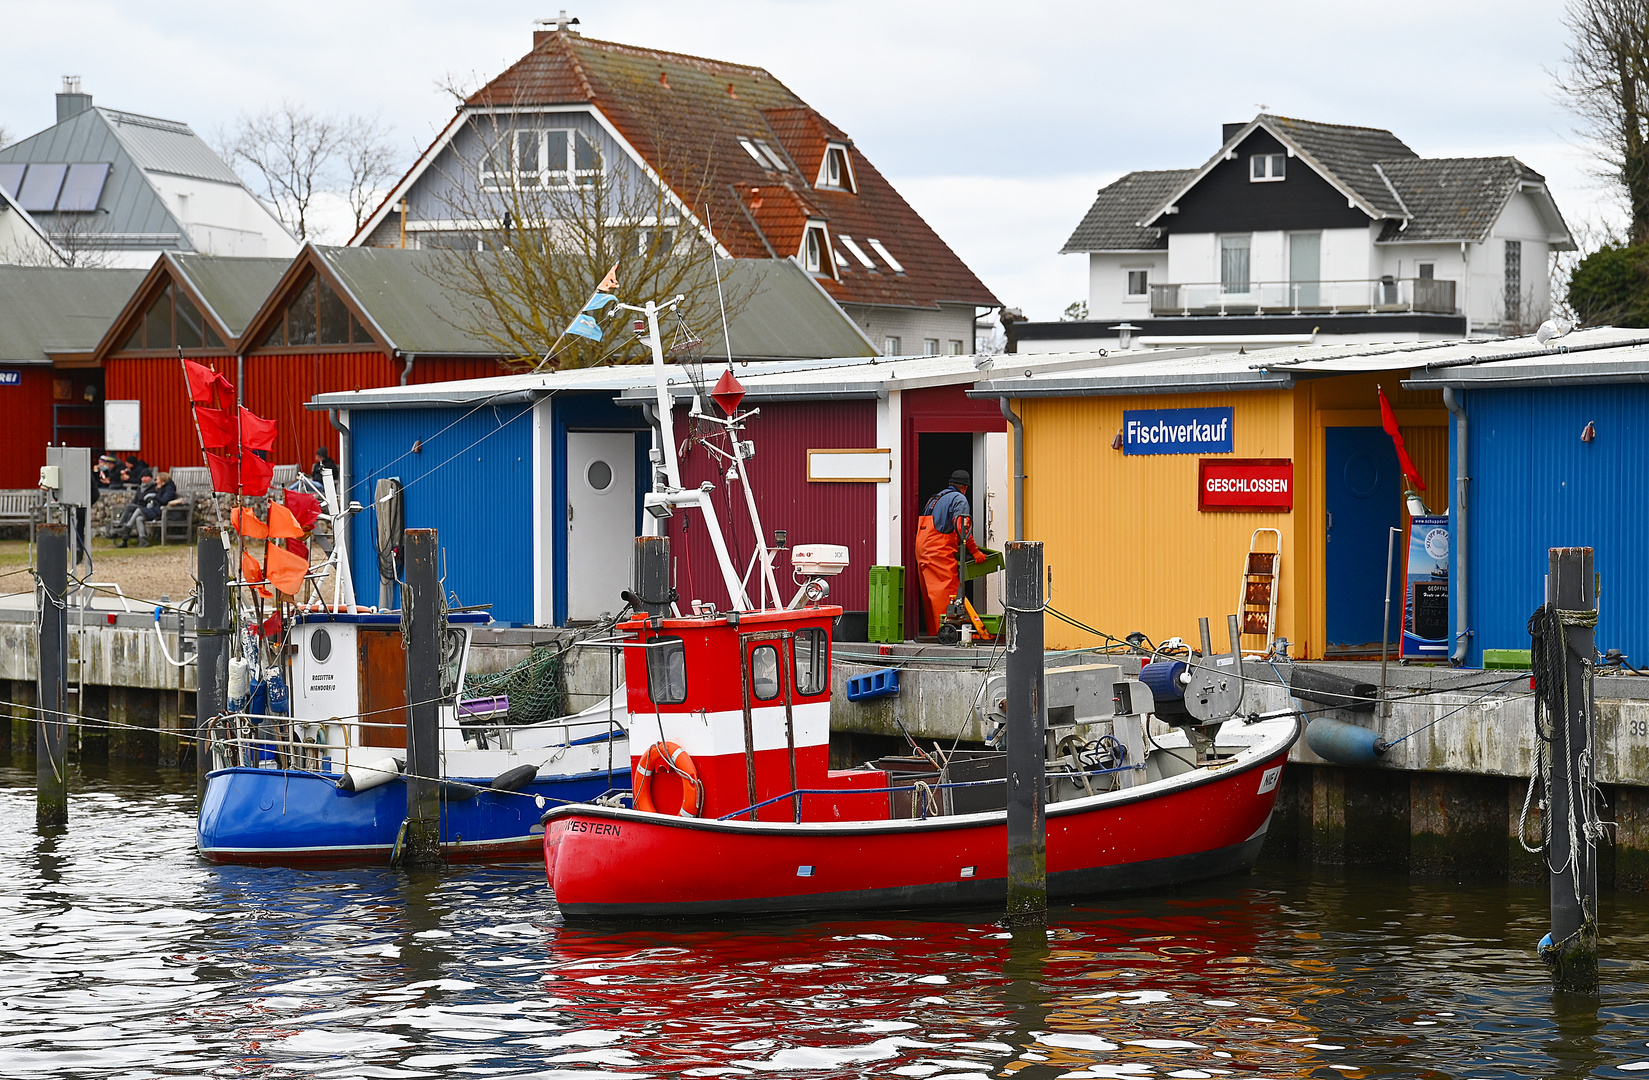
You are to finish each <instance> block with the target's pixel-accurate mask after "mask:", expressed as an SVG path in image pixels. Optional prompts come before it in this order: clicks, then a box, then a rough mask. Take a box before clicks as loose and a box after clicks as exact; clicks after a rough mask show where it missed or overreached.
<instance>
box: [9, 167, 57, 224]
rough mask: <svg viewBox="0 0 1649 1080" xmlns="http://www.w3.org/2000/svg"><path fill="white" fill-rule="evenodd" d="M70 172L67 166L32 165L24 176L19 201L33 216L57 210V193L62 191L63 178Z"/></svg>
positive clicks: (18, 196)
mask: <svg viewBox="0 0 1649 1080" xmlns="http://www.w3.org/2000/svg"><path fill="white" fill-rule="evenodd" d="M68 171H69V167H68V166H67V165H41V164H39V163H36V164H33V165H30V166H29V171H28V172H27V173H25V174H24V176H23V189H22V191H20V192H19V193H18V195H17V201H18V202H19V203H21V204H22V205H23V209H25V210H27V211H28V212H29V213H31V214H32V213H34V212H35V211H36V210H55V209H56V208H57V193H58V192H59V191H60V190H62V188H63V176H64V174H65V173H67V172H68Z"/></svg>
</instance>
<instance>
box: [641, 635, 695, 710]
mask: <svg viewBox="0 0 1649 1080" xmlns="http://www.w3.org/2000/svg"><path fill="white" fill-rule="evenodd" d="M647 696H648V697H650V698H652V699H653V704H654V705H680V704H681V703H682V702H684V701H686V700H687V646H686V645H684V644H682V641H681V639H680V638H678V637H656V638H654V639H653V640H651V641H649V642H648V643H647Z"/></svg>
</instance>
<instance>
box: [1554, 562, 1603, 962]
mask: <svg viewBox="0 0 1649 1080" xmlns="http://www.w3.org/2000/svg"><path fill="white" fill-rule="evenodd" d="M1547 560H1548V564H1547V568H1548V577H1547V579H1546V595H1547V602H1548V605H1549V607H1550V608H1551V609H1552V612H1551V614H1552V616H1553V617H1554V618H1553V620H1552V621H1553V622H1555V626H1553V625H1552V623H1548V626H1549V627H1550V628H1551V629H1553V630H1557V631H1560V633H1557V634H1556V637H1557V641H1558V642H1561V643H1562V645H1563V646H1564V647H1563V650H1562V654H1561V666H1558V665H1557V664H1552V665H1550V667H1549V668H1548V670H1547V673H1546V674H1547V677H1548V678H1550V679H1554V680H1561V686H1560V688H1559V689H1558V690H1557V693H1556V695H1555V696H1556V701H1557V702H1558V703H1559V706H1560V708H1559V709H1557V710H1552V711H1551V712H1550V713H1549V716H1550V718H1551V745H1550V748H1549V753H1550V755H1551V780H1550V782H1549V783H1548V785H1547V799H1548V808H1547V812H1548V813H1549V814H1550V818H1549V824H1548V825H1547V828H1546V835H1547V855H1546V865H1547V866H1548V867H1551V868H1553V869H1552V872H1551V889H1552V892H1551V896H1552V931H1551V934H1550V935H1549V936H1548V937H1547V939H1546V940H1545V941H1543V942H1541V948H1540V955H1541V958H1542V959H1544V960H1545V961H1546V964H1547V966H1548V967H1550V968H1551V972H1552V984H1553V986H1554V987H1555V988H1556V989H1558V990H1565V991H1570V992H1573V993H1581V994H1596V993H1597V992H1598V981H1597V842H1598V840H1599V839H1600V838H1599V837H1598V836H1596V835H1593V831H1594V830H1593V829H1591V828H1590V826H1591V825H1592V823H1593V822H1594V820H1595V816H1596V799H1597V791H1596V789H1595V787H1594V785H1593V777H1594V775H1595V772H1594V766H1593V760H1592V746H1591V738H1592V663H1593V659H1594V657H1595V656H1596V648H1595V642H1594V637H1595V627H1596V626H1597V577H1596V575H1595V573H1594V571H1593V569H1592V549H1591V548H1589V547H1582V548H1551V549H1550V550H1549V551H1548V552H1547ZM1552 644H1553V643H1551V642H1548V648H1547V655H1548V656H1552V654H1553V653H1555V652H1556V650H1555V649H1554V648H1552ZM1548 700H1550V699H1548Z"/></svg>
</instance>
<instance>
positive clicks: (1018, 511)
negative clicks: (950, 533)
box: [997, 397, 1025, 540]
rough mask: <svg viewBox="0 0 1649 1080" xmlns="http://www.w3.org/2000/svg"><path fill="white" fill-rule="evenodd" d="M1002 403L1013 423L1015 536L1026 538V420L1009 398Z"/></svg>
mask: <svg viewBox="0 0 1649 1080" xmlns="http://www.w3.org/2000/svg"><path fill="white" fill-rule="evenodd" d="M997 400H998V401H1000V402H1001V403H1002V416H1003V417H1004V418H1005V419H1006V420H1007V421H1008V423H1010V424H1012V425H1013V538H1014V539H1015V540H1023V539H1025V421H1023V420H1021V419H1020V418H1019V417H1017V416H1015V415H1014V411H1013V410H1012V409H1011V408H1009V407H1008V399H1007V398H1005V397H1003V398H998V399H997Z"/></svg>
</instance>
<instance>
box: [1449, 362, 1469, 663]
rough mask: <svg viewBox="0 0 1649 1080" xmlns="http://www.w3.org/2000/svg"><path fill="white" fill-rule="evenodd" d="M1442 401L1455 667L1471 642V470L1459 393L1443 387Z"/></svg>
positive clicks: (1463, 412)
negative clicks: (1448, 461) (1449, 450)
mask: <svg viewBox="0 0 1649 1080" xmlns="http://www.w3.org/2000/svg"><path fill="white" fill-rule="evenodd" d="M1443 404H1444V405H1446V406H1448V409H1449V412H1450V413H1452V414H1453V415H1454V437H1455V450H1454V532H1455V536H1454V552H1455V554H1454V571H1455V574H1454V581H1453V582H1451V584H1452V586H1453V588H1454V653H1453V655H1452V656H1450V657H1449V659H1450V660H1451V661H1452V662H1453V663H1454V666H1455V667H1459V666H1461V665H1462V664H1464V663H1465V662H1466V651H1467V648H1468V647H1469V645H1470V643H1471V630H1470V629H1468V628H1467V626H1466V617H1467V614H1466V613H1467V611H1468V610H1469V609H1468V608H1467V606H1466V583H1467V582H1468V581H1469V580H1470V579H1469V578H1468V576H1467V574H1466V559H1467V553H1468V551H1469V550H1470V549H1469V548H1468V547H1467V545H1466V530H1467V528H1468V525H1467V523H1468V522H1469V521H1471V514H1470V512H1469V511H1470V508H1469V507H1468V505H1467V502H1466V493H1467V491H1468V490H1469V485H1470V483H1471V474H1470V473H1469V472H1468V471H1467V469H1466V464H1467V458H1466V453H1467V447H1468V446H1469V445H1470V443H1469V442H1468V440H1467V438H1466V434H1467V432H1466V409H1465V406H1463V405H1462V404H1461V403H1460V395H1459V392H1458V391H1457V390H1455V388H1454V387H1452V386H1445V387H1443Z"/></svg>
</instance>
